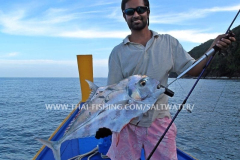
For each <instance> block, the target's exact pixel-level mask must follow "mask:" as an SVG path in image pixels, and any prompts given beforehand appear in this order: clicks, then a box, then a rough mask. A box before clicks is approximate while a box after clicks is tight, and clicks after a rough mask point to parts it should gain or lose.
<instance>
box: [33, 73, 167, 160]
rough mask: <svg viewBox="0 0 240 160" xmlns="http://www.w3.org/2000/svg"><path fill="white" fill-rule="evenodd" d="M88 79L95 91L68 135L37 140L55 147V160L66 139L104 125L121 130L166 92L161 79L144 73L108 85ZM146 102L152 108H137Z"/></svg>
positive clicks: (92, 132)
mask: <svg viewBox="0 0 240 160" xmlns="http://www.w3.org/2000/svg"><path fill="white" fill-rule="evenodd" d="M87 82H88V84H89V86H90V88H91V89H92V93H91V94H90V97H89V99H88V100H87V102H86V103H85V104H84V105H83V106H82V108H81V110H80V113H79V115H78V116H77V118H76V119H75V120H74V122H73V123H72V125H71V126H70V128H69V129H68V130H67V132H66V133H65V135H64V136H63V137H62V138H61V139H60V140H59V141H48V140H43V139H37V140H38V141H40V142H41V143H43V144H44V145H46V146H48V147H49V148H51V149H52V151H53V155H54V157H55V159H56V160H60V159H61V155H60V147H61V144H62V143H63V142H64V141H66V140H71V139H75V138H84V137H90V136H94V135H95V134H96V131H97V130H98V129H99V128H103V127H105V128H109V129H110V130H111V131H113V132H120V131H121V130H122V128H123V127H124V126H125V125H126V124H128V123H129V122H130V121H131V120H132V119H133V118H135V117H141V116H142V115H143V114H144V113H145V112H147V111H148V110H149V109H150V107H151V106H153V105H154V103H155V102H156V101H157V99H158V97H159V96H160V94H162V93H164V91H165V90H164V88H161V87H160V86H161V85H160V82H159V81H157V80H155V79H152V78H149V77H147V76H141V75H134V76H131V77H129V78H127V79H124V80H122V81H120V82H119V83H118V84H114V85H110V86H105V87H97V86H96V85H95V84H93V83H92V82H90V81H87ZM146 104H147V105H148V106H150V107H142V108H141V109H139V108H138V107H134V106H137V105H146ZM116 106H117V107H116ZM139 120H140V119H139Z"/></svg>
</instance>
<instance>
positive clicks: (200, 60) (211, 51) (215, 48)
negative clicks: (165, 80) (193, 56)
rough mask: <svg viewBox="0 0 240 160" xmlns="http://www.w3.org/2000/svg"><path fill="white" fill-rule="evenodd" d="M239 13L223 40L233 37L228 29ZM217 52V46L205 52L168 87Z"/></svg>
mask: <svg viewBox="0 0 240 160" xmlns="http://www.w3.org/2000/svg"><path fill="white" fill-rule="evenodd" d="M239 12H240V9H239V11H238V13H237V15H236V16H235V17H234V19H233V21H232V23H231V24H230V26H229V27H228V29H227V31H226V33H225V34H229V35H228V36H227V37H225V38H227V39H228V38H229V37H232V36H234V35H233V33H232V32H231V30H230V28H231V27H232V25H233V23H234V21H235V20H236V18H237V16H238V14H239ZM217 51H220V49H219V48H218V47H217V46H214V47H213V48H212V49H210V50H209V51H208V52H206V53H205V54H204V55H203V56H202V57H201V58H200V59H198V60H197V61H196V62H195V63H194V64H193V65H191V66H190V67H189V68H188V69H186V70H185V71H184V72H182V73H181V74H180V75H178V76H177V78H176V79H174V80H173V81H172V82H171V83H170V84H169V85H168V86H170V85H171V84H172V83H173V82H175V81H176V80H178V79H180V78H181V77H182V76H184V75H185V74H186V73H187V72H188V71H190V70H191V69H192V68H194V67H195V66H196V65H198V64H199V63H200V62H202V61H203V60H205V59H207V58H208V57H209V56H212V55H213V54H214V53H216V52H217Z"/></svg>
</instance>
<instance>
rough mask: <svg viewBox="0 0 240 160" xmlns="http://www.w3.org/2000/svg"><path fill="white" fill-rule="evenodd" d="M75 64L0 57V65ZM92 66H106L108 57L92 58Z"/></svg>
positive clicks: (60, 61) (73, 63)
mask: <svg viewBox="0 0 240 160" xmlns="http://www.w3.org/2000/svg"><path fill="white" fill-rule="evenodd" d="M12 64H14V65H47V64H53V65H77V60H51V59H30V60H8V59H0V65H12ZM93 64H94V66H107V65H108V59H93Z"/></svg>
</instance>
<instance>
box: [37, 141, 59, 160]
mask: <svg viewBox="0 0 240 160" xmlns="http://www.w3.org/2000/svg"><path fill="white" fill-rule="evenodd" d="M36 140H37V141H39V142H41V143H42V144H44V145H46V146H47V147H48V148H50V149H51V150H52V152H53V156H54V158H55V160H61V154H60V147H61V143H59V142H58V141H48V140H44V139H40V138H37V139H36Z"/></svg>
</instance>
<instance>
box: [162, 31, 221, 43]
mask: <svg viewBox="0 0 240 160" xmlns="http://www.w3.org/2000/svg"><path fill="white" fill-rule="evenodd" d="M158 33H164V34H169V35H172V36H173V37H175V38H177V39H178V40H180V41H186V42H192V43H203V42H205V41H207V40H209V39H214V38H216V37H217V35H219V34H221V33H206V32H204V31H203V30H173V31H159V32H158ZM183 35H184V36H183Z"/></svg>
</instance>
